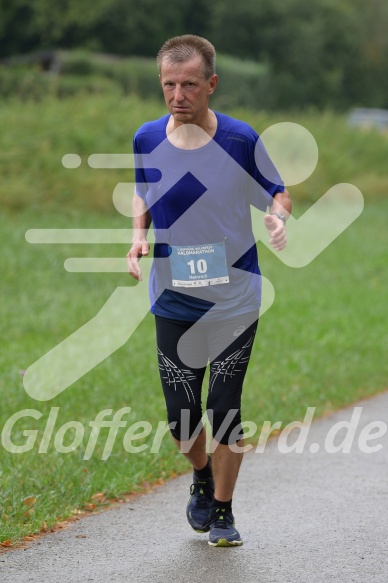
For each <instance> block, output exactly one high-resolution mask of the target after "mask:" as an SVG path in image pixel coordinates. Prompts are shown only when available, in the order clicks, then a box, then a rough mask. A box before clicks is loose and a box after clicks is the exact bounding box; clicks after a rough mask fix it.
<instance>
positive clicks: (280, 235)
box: [264, 215, 287, 251]
mask: <svg viewBox="0 0 388 583" xmlns="http://www.w3.org/2000/svg"><path fill="white" fill-rule="evenodd" d="M264 224H265V226H266V228H267V230H268V233H269V235H270V239H269V242H270V245H272V247H273V248H274V249H275V251H281V250H282V249H284V248H285V246H286V244H287V236H286V225H285V224H284V222H283V221H282V220H281V219H279V217H277V216H276V215H265V217H264Z"/></svg>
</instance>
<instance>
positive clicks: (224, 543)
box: [207, 538, 243, 547]
mask: <svg viewBox="0 0 388 583" xmlns="http://www.w3.org/2000/svg"><path fill="white" fill-rule="evenodd" d="M207 542H208V544H209V545H210V546H211V547H241V545H242V544H243V541H242V540H227V539H226V538H220V540H218V541H217V542H215V543H213V542H211V541H210V540H209V541H207Z"/></svg>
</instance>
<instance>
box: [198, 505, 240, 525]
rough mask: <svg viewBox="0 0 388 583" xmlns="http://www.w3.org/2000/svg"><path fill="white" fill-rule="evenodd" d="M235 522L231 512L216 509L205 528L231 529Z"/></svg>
mask: <svg viewBox="0 0 388 583" xmlns="http://www.w3.org/2000/svg"><path fill="white" fill-rule="evenodd" d="M233 522H234V521H233V515H232V513H231V512H230V511H229V510H225V508H215V509H214V510H213V511H212V513H211V514H210V516H209V518H208V519H207V521H206V522H205V524H204V525H203V526H204V527H207V526H212V527H214V528H229V526H232V525H233Z"/></svg>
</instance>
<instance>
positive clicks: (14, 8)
mask: <svg viewBox="0 0 388 583" xmlns="http://www.w3.org/2000/svg"><path fill="white" fill-rule="evenodd" d="M387 30H388V2H387V0H368V2H365V0H309V2H306V0H271V1H269V0H241V1H240V2H236V1H235V0H213V2H208V1H207V0H186V1H185V2H181V0H169V2H168V3H162V2H160V0H141V2H139V0H136V1H135V0H57V1H56V2H51V1H50V0H34V2H31V1H30V0H13V1H12V2H9V0H0V57H7V56H10V55H15V54H24V53H28V52H32V51H38V50H51V49H57V48H63V49H75V48H82V49H87V50H92V51H97V52H106V53H113V54H121V55H136V56H150V57H151V56H152V57H154V56H155V54H156V53H157V51H158V49H159V48H160V46H161V45H162V43H163V42H164V40H166V39H167V38H169V37H171V36H174V35H177V34H184V33H194V34H199V35H202V36H206V37H208V38H209V39H210V40H211V41H212V42H213V43H214V44H215V46H216V48H217V51H218V52H219V53H221V54H225V55H230V56H233V57H238V58H240V59H244V60H253V61H256V62H257V63H261V64H262V65H263V66H265V67H266V70H267V71H268V78H267V80H266V88H267V89H266V91H270V93H271V103H270V106H271V107H274V108H275V107H279V108H285V107H288V106H292V107H295V106H302V107H303V106H305V105H311V104H312V105H314V106H317V107H321V108H323V107H327V106H331V107H337V108H344V107H348V106H349V105H353V104H358V105H364V106H375V107H388V81H387V75H386V71H387V70H388V35H387Z"/></svg>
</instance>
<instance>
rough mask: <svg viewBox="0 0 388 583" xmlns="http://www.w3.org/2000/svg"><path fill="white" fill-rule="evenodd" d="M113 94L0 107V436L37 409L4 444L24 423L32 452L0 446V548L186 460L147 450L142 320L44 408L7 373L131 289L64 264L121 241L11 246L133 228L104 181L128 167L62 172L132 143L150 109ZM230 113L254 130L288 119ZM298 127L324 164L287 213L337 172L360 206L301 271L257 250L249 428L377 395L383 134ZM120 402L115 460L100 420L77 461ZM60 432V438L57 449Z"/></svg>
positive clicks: (382, 366) (319, 121) (332, 122)
mask: <svg viewBox="0 0 388 583" xmlns="http://www.w3.org/2000/svg"><path fill="white" fill-rule="evenodd" d="M115 100H116V98H114V97H112V98H111V99H110V100H108V99H105V100H103V99H100V98H95V99H93V100H92V99H90V100H89V99H88V100H85V101H84V102H83V101H82V100H81V99H75V100H69V101H66V102H61V103H58V102H54V101H48V102H46V103H45V104H35V105H33V104H28V103H27V104H23V106H21V105H19V104H17V103H15V104H9V105H7V106H3V107H2V109H1V110H0V121H1V124H2V127H3V128H4V130H5V131H4V132H2V135H1V142H2V145H1V151H2V155H1V156H2V162H3V164H2V170H1V177H2V180H1V200H2V205H3V208H4V210H5V212H4V213H3V215H2V217H1V219H0V224H1V248H2V253H1V257H0V268H1V274H2V285H3V290H4V291H3V301H2V303H1V305H0V321H1V323H2V350H1V356H0V376H1V384H0V391H1V403H2V406H1V412H0V429H2V428H3V426H4V423H6V421H7V420H8V419H9V418H10V417H11V415H13V414H14V413H16V412H18V411H20V410H24V409H35V410H37V411H39V412H40V413H42V416H41V418H40V419H33V418H24V419H20V420H19V421H18V422H17V423H16V425H15V427H14V430H13V432H12V439H13V441H14V442H15V443H17V444H20V445H21V444H23V443H25V442H26V439H27V437H28V436H26V435H23V431H24V430H37V431H38V433H37V437H36V441H35V444H34V447H33V448H32V449H31V451H28V452H25V453H20V454H16V453H9V452H7V451H6V450H5V448H4V447H3V446H0V541H4V540H9V539H11V540H12V541H16V540H19V539H20V538H22V537H23V536H25V535H28V534H30V533H32V532H36V531H39V530H40V529H41V528H42V526H43V525H44V523H46V524H47V526H48V527H50V526H51V525H53V524H55V523H56V521H57V520H58V517H62V518H66V517H67V516H70V515H71V513H72V512H73V511H74V510H75V509H80V508H81V509H82V508H84V507H85V505H87V504H88V503H90V502H91V501H93V500H95V499H93V496H94V495H95V494H96V493H101V492H103V493H104V495H105V496H106V497H107V498H115V497H120V496H124V495H125V494H126V493H129V492H136V491H141V490H142V488H144V485H145V483H153V482H155V481H157V480H160V479H168V478H169V477H170V476H171V475H173V474H175V473H181V472H185V471H187V470H188V469H189V466H188V465H187V462H186V461H185V460H184V459H183V457H182V456H180V455H179V454H178V453H177V452H176V450H175V448H174V446H173V444H172V443H171V440H170V438H169V436H168V435H166V436H165V438H164V439H163V441H162V445H161V448H160V451H159V452H158V453H151V452H150V451H149V449H150V445H151V443H152V440H153V436H154V431H155V430H156V427H157V424H158V422H159V421H162V420H164V419H165V413H164V404H163V398H162V393H161V389H160V387H159V380H158V371H157V364H156V358H155V343H154V330H153V321H152V317H151V316H150V315H148V316H147V317H146V318H145V320H144V321H143V323H142V324H141V326H140V327H139V328H138V330H137V331H136V333H135V334H134V335H133V336H132V337H131V338H130V340H129V341H128V343H127V344H126V345H124V346H123V347H122V348H121V349H119V350H118V351H117V352H115V353H114V354H113V355H112V356H110V357H109V358H108V359H106V360H105V361H103V362H102V363H101V364H100V365H98V366H97V367H95V368H94V369H93V370H92V371H91V372H90V373H88V374H87V375H85V376H84V377H83V378H81V379H80V380H79V381H77V382H76V383H74V385H72V386H71V387H69V388H68V389H67V390H66V391H65V392H64V393H63V394H61V395H59V396H58V397H56V398H55V399H53V400H52V401H49V402H39V401H35V400H34V399H32V398H30V397H28V395H27V394H26V392H25V391H24V388H23V384H22V376H21V374H20V372H19V371H22V370H25V369H26V368H27V367H28V366H29V365H31V364H32V363H33V362H34V361H35V360H37V359H38V358H39V357H40V356H42V355H43V354H45V353H46V352H47V351H48V350H50V349H51V348H52V347H54V346H55V345H57V344H58V343H59V342H61V341H62V340H63V339H65V338H66V337H67V336H68V335H69V334H71V333H72V332H73V331H75V330H77V329H78V328H79V327H80V326H81V325H83V324H84V323H86V322H88V321H89V320H90V318H92V317H93V316H94V315H95V314H96V313H97V312H98V311H99V310H100V308H101V307H102V306H103V304H104V303H105V302H106V300H107V299H108V298H109V296H110V294H111V293H112V292H113V291H114V289H115V288H116V287H117V286H127V285H132V282H131V280H130V279H129V276H127V275H126V274H123V273H121V274H120V273H119V274H91V273H89V274H88V273H86V274H82V273H81V274H75V273H68V272H66V271H65V269H64V268H63V262H64V261H65V259H66V258H67V257H69V256H73V257H74V256H85V257H86V256H94V257H99V256H107V257H114V256H116V257H123V256H125V254H126V252H127V246H126V245H125V244H124V245H118V244H117V245H106V246H103V245H84V246H81V245H73V246H71V245H30V244H28V243H27V242H26V241H25V239H24V233H25V232H26V231H27V230H28V229H31V228H128V227H129V226H130V225H129V219H127V218H125V217H122V216H119V215H118V213H117V212H116V211H114V209H113V207H112V203H111V193H112V190H113V187H114V186H115V184H116V183H117V182H118V181H125V180H128V178H127V177H126V172H127V171H123V170H121V171H112V170H110V171H104V170H99V171H97V170H92V169H89V168H88V167H87V166H86V164H85V163H84V164H83V165H82V166H81V167H80V168H79V169H77V170H65V169H63V168H62V167H61V165H60V160H61V157H62V155H63V154H65V153H67V152H77V153H79V154H80V155H81V156H82V158H83V160H84V161H85V160H86V157H87V156H88V155H89V154H90V153H93V152H112V151H116V152H122V151H130V150H131V147H130V143H131V137H132V134H133V131H134V129H135V128H136V127H137V126H138V125H139V124H140V123H142V122H143V121H144V120H146V119H148V118H152V117H154V116H156V115H159V114H162V113H163V111H162V110H160V108H159V106H158V105H156V104H147V103H142V102H140V101H138V100H129V101H128V100H121V99H117V101H115ZM239 115H240V117H242V118H243V119H246V120H247V121H251V123H253V124H254V125H255V127H257V128H258V129H263V128H264V127H267V125H270V124H271V123H274V122H276V121H280V120H281V119H283V120H284V119H285V117H283V118H281V117H280V116H279V118H277V117H276V118H275V117H273V118H269V117H268V116H266V115H265V114H262V115H260V116H259V115H254V114H251V113H249V112H239ZM293 121H298V120H297V119H294V120H293ZM299 123H303V124H304V125H306V127H308V129H310V131H312V132H313V133H314V135H316V138H317V141H318V144H319V146H320V152H321V159H320V163H319V165H318V168H317V170H316V173H317V174H316V176H315V175H314V176H312V177H311V178H310V179H309V181H307V183H306V184H307V186H306V185H301V186H300V187H299V186H298V187H294V188H293V189H291V190H292V192H293V194H294V199H295V214H296V215H300V214H301V213H302V212H303V210H304V209H305V208H306V207H307V205H308V204H309V202H308V201H312V200H314V199H317V198H318V197H319V196H320V195H321V194H323V193H324V192H325V190H327V189H328V188H329V187H330V186H332V185H333V184H335V183H336V182H343V181H350V182H354V183H355V184H356V185H357V186H359V187H362V186H363V184H365V189H364V190H363V192H364V195H365V198H366V204H365V210H364V212H363V213H362V215H361V216H360V218H359V219H357V221H356V222H355V223H354V224H353V225H352V226H351V227H349V228H348V229H347V230H346V231H345V232H344V233H343V234H342V235H341V236H340V237H339V238H338V239H337V240H336V241H335V242H334V243H333V244H332V245H330V246H329V247H328V248H327V249H326V250H325V251H324V252H323V253H322V254H321V255H320V256H319V257H318V258H317V259H316V260H315V261H314V262H313V263H312V264H310V265H309V266H308V267H305V268H303V269H291V268H288V267H286V266H284V265H283V264H282V263H281V262H280V261H279V260H278V259H277V258H276V256H275V255H273V254H272V253H270V252H269V251H268V250H267V249H266V248H264V247H263V246H261V245H259V248H260V257H261V266H262V269H263V272H264V274H265V275H266V276H267V277H268V278H269V279H270V280H271V281H272V283H273V285H274V287H275V291H276V299H275V303H274V305H273V306H272V308H271V309H270V311H269V312H268V313H267V314H266V315H265V316H263V318H262V320H261V322H260V325H259V332H258V337H257V340H256V344H255V347H254V353H253V358H252V361H251V364H250V368H249V371H248V375H247V380H246V386H245V390H244V401H243V412H244V417H245V418H246V419H249V420H252V421H254V422H255V423H256V424H257V425H258V427H259V428H260V426H261V424H262V423H263V421H264V420H270V421H272V422H275V421H278V420H281V421H282V422H283V424H286V423H288V422H290V421H293V420H296V419H302V418H303V416H304V413H305V410H306V407H308V406H312V407H314V406H315V407H316V408H317V410H316V416H318V415H322V414H324V413H326V412H329V411H332V410H334V409H336V408H338V407H340V406H343V405H346V404H349V403H352V402H354V401H355V400H357V399H358V398H360V397H365V396H368V395H372V394H374V393H376V392H378V391H381V390H383V389H385V388H387V385H386V379H387V372H388V371H387V368H388V366H387V359H386V354H387V349H388V342H387V335H386V325H385V324H384V315H385V313H386V302H385V299H384V297H385V294H384V291H385V290H386V285H387V274H386V256H385V246H386V235H385V233H386V216H387V212H388V203H387V201H386V200H385V199H384V197H385V194H386V192H387V187H388V178H387V171H386V170H385V175H384V174H383V171H382V170H383V168H384V165H383V164H382V162H381V160H382V157H381V156H382V154H381V153H380V149H381V148H382V147H383V146H385V148H386V137H385V136H380V135H377V134H374V133H371V134H363V133H360V134H358V133H356V132H354V130H352V131H351V130H348V128H346V125H345V124H344V122H343V121H342V120H341V119H339V118H335V117H334V116H331V115H329V114H327V115H326V117H323V118H319V117H318V116H315V115H311V116H308V115H306V116H305V117H304V118H303V120H301V119H300V120H299ZM260 126H261V127H260ZM334 128H335V129H336V131H335V132H334ZM333 132H334V133H333ZM317 134H318V135H319V138H318V136H317ZM333 135H334V136H335V139H331V137H332V136H333ZM385 151H386V150H385ZM356 153H358V154H357V155H356ZM375 156H376V159H375ZM379 156H380V157H379ZM352 168H353V171H352ZM368 177H369V182H368ZM308 184H310V186H309V185H308ZM378 184H380V189H379V188H377V185H378ZM139 293H142V292H141V291H140V290H139ZM128 309H129V310H130V309H131V307H130V306H128ZM69 366H71V362H69ZM52 407H58V408H59V411H58V418H57V421H56V424H55V427H54V431H53V436H52V438H51V440H50V442H49V446H48V451H47V453H39V452H38V449H39V446H40V443H41V440H42V435H43V432H44V429H45V425H46V422H47V419H48V416H49V413H50V410H51V408H52ZM122 407H131V411H130V413H128V414H126V415H125V416H124V418H123V419H124V420H125V421H127V425H126V427H124V428H120V429H119V432H118V436H117V439H116V441H115V445H114V448H113V451H112V455H110V457H109V458H108V459H107V460H105V461H102V460H101V456H102V452H103V449H104V446H105V442H106V439H107V435H108V430H107V429H102V430H101V433H100V435H99V437H98V439H97V443H96V447H95V450H94V453H93V455H92V457H91V458H90V459H88V460H84V459H83V456H84V453H85V449H86V445H87V442H88V439H89V436H90V431H91V428H90V425H89V422H90V421H92V420H93V419H94V418H95V416H96V415H97V413H98V412H100V411H102V410H104V409H112V411H113V413H115V412H116V411H118V410H119V409H120V408H122ZM69 421H78V422H79V423H81V424H82V425H83V427H84V428H85V435H84V439H83V441H82V443H81V444H80V445H79V447H78V448H77V449H75V450H74V451H73V452H70V453H62V454H60V453H57V452H56V451H55V447H54V438H55V435H57V432H58V430H59V429H60V428H61V427H62V426H63V425H64V424H65V423H67V422H69ZM137 421H147V422H149V423H150V424H151V426H152V428H153V433H152V434H151V435H150V436H148V437H146V438H145V439H144V440H143V441H142V440H139V441H138V442H136V445H139V444H141V443H144V444H146V445H147V446H148V448H147V449H146V450H145V451H144V452H143V453H128V452H126V451H125V449H124V447H123V437H124V434H125V431H126V430H127V429H128V428H129V427H130V426H131V425H132V424H133V423H134V422H137ZM71 440H72V432H71V431H69V432H68V433H67V434H66V436H65V444H69V443H70V442H71Z"/></svg>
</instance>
